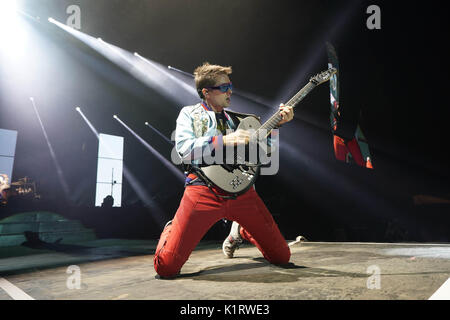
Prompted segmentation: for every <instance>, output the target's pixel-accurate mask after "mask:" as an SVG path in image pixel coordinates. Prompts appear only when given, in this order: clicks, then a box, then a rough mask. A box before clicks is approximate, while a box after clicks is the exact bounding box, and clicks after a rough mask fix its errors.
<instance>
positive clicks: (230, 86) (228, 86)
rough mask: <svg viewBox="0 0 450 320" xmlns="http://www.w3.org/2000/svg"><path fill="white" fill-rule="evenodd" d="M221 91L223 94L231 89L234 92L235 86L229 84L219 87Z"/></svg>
mask: <svg viewBox="0 0 450 320" xmlns="http://www.w3.org/2000/svg"><path fill="white" fill-rule="evenodd" d="M219 89H220V91H222V92H227V91H228V89H230V90H231V91H233V85H232V84H231V83H227V84H224V85H222V86H219Z"/></svg>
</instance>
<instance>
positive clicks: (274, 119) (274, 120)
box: [257, 81, 317, 137]
mask: <svg viewBox="0 0 450 320" xmlns="http://www.w3.org/2000/svg"><path fill="white" fill-rule="evenodd" d="M316 86H317V84H315V83H313V82H312V81H310V82H308V83H307V84H306V85H305V86H304V87H303V88H302V89H301V90H300V91H299V92H297V93H296V95H295V96H293V97H292V98H291V99H290V100H289V101H288V102H286V103H285V105H286V106H291V107H293V108H294V107H296V106H297V104H298V103H299V102H300V101H302V100H303V98H305V97H306V95H307V94H308V93H309V92H311V90H312V89H314V88H315V87H316ZM281 119H282V117H281V115H280V111H279V110H278V111H277V112H275V114H274V115H273V116H271V117H270V118H269V120H267V121H266V122H264V124H263V125H262V126H261V127H260V128H259V129H258V132H257V134H258V135H257V136H258V137H261V134H262V133H266V134H267V133H268V132H270V131H271V130H272V129H273V128H275V127H276V126H277V124H278V123H279V122H280V121H281ZM266 134H265V135H266ZM265 135H264V136H265Z"/></svg>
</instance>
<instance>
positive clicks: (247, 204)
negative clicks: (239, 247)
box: [153, 186, 291, 277]
mask: <svg viewBox="0 0 450 320" xmlns="http://www.w3.org/2000/svg"><path fill="white" fill-rule="evenodd" d="M215 191H216V192H217V193H219V192H218V191H217V190H215ZM222 218H226V219H227V220H232V221H236V222H237V223H239V224H240V225H241V236H242V237H243V238H244V239H245V240H247V241H250V242H251V243H252V244H254V245H255V246H256V247H257V248H258V249H259V250H260V251H261V253H262V254H263V256H264V257H265V258H266V259H267V260H268V261H269V262H270V263H273V264H285V263H288V262H289V258H290V256H291V252H290V250H289V246H288V245H287V243H286V240H285V239H284V238H283V236H282V235H281V233H280V230H279V229H278V226H277V225H276V223H275V221H274V220H273V217H272V215H271V214H270V212H269V210H267V208H266V206H265V205H264V203H263V201H262V200H261V198H260V197H259V196H258V194H257V193H256V191H255V189H254V188H250V190H248V191H247V192H246V193H244V194H242V195H240V196H239V197H238V198H237V199H235V200H230V199H222V198H220V199H219V198H217V197H216V196H215V195H214V194H212V193H211V191H210V190H209V189H208V187H206V186H188V187H186V188H185V191H184V195H183V198H182V199H181V203H180V206H179V208H178V210H177V212H176V214H175V217H174V218H173V220H172V224H171V225H169V226H167V227H166V228H164V230H163V232H162V234H161V238H160V239H159V242H158V246H157V247H156V252H155V258H154V261H153V262H154V266H155V270H156V272H157V273H158V274H159V275H160V276H163V277H170V276H173V275H176V274H177V273H178V272H179V271H180V270H181V267H182V266H183V265H184V263H185V262H186V261H187V260H188V258H189V256H190V254H191V253H192V251H193V250H194V249H195V247H196V246H197V244H198V243H199V242H200V240H201V239H202V238H203V236H204V235H205V233H206V232H207V231H208V230H209V229H210V228H211V227H212V226H213V225H214V224H215V223H216V222H217V221H219V220H220V219H222Z"/></svg>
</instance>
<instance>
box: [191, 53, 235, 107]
mask: <svg viewBox="0 0 450 320" xmlns="http://www.w3.org/2000/svg"><path fill="white" fill-rule="evenodd" d="M231 72H232V70H231V67H223V66H219V65H216V64H209V62H204V63H203V64H202V65H201V66H199V67H197V68H196V69H195V70H194V78H195V86H196V88H197V92H198V95H199V96H200V98H202V99H203V98H204V97H203V93H202V89H203V88H206V87H213V86H215V84H216V79H217V77H218V76H220V75H229V74H231Z"/></svg>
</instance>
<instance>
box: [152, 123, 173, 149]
mask: <svg viewBox="0 0 450 320" xmlns="http://www.w3.org/2000/svg"><path fill="white" fill-rule="evenodd" d="M145 125H146V126H147V127H149V128H151V129H152V130H153V131H155V132H156V133H157V134H158V135H159V136H160V137H161V138H163V139H164V141H166V142H167V143H170V144H171V145H172V146H173V145H174V142H173V141H170V140H169V139H168V138H167V137H166V136H165V135H163V134H162V133H161V132H160V131H159V130H157V129H156V128H155V127H153V126H152V125H151V124H150V123H148V122H146V123H145Z"/></svg>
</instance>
